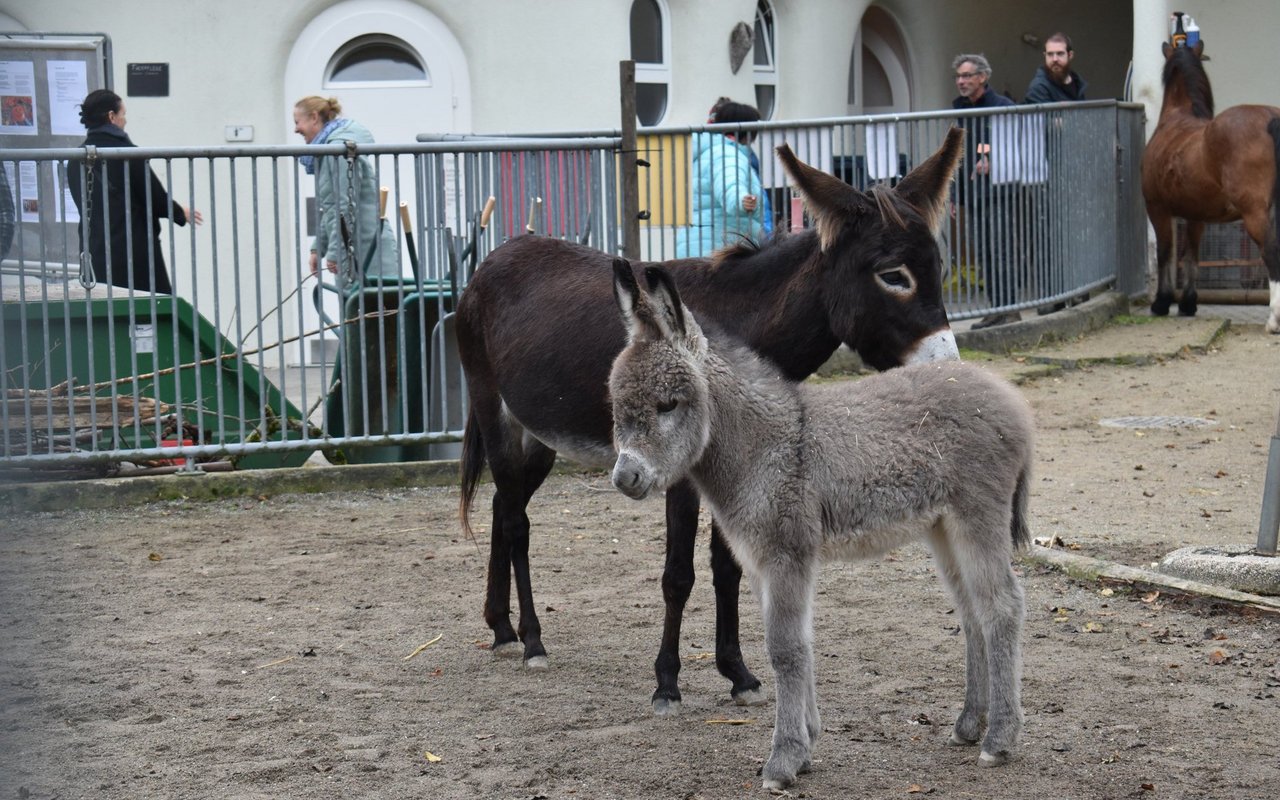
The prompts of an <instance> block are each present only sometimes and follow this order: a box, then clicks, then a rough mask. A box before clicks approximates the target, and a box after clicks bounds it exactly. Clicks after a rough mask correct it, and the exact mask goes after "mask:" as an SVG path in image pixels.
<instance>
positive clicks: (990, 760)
mask: <svg viewBox="0 0 1280 800" xmlns="http://www.w3.org/2000/svg"><path fill="white" fill-rule="evenodd" d="M1008 763H1009V754H1008V753H1007V752H999V753H988V752H987V751H986V750H983V751H982V752H981V753H980V754H979V755H978V766H980V767H1002V766H1004V765H1005V764H1008Z"/></svg>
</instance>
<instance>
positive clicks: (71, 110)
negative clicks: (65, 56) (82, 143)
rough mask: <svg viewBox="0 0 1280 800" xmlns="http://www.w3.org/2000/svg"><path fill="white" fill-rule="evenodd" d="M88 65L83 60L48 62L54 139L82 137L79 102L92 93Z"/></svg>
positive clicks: (50, 113)
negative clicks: (55, 137)
mask: <svg viewBox="0 0 1280 800" xmlns="http://www.w3.org/2000/svg"><path fill="white" fill-rule="evenodd" d="M87 67H88V65H87V64H85V62H83V61H50V62H49V127H50V128H51V129H52V130H51V132H52V133H53V135H54V136H79V135H81V134H83V133H84V126H83V125H81V124H80V103H81V102H83V101H84V98H85V96H86V95H87V94H89V80H88V77H87V75H86V69H87Z"/></svg>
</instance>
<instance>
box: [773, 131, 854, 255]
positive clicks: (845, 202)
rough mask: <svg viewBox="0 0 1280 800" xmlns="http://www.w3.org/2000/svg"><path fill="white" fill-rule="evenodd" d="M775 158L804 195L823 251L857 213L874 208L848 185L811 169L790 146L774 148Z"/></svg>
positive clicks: (784, 145)
mask: <svg viewBox="0 0 1280 800" xmlns="http://www.w3.org/2000/svg"><path fill="white" fill-rule="evenodd" d="M777 153H778V160H779V161H781V162H782V167H783V169H785V170H786V171H787V174H788V175H790V176H791V182H792V184H794V185H795V187H796V189H797V190H799V191H800V193H801V194H802V195H804V202H805V205H806V206H807V207H808V208H809V213H810V215H812V216H813V219H814V222H815V223H816V224H817V228H818V241H819V242H820V243H821V245H822V249H823V250H824V251H825V250H827V249H828V248H830V247H831V245H833V244H834V243H835V241H836V237H838V236H839V235H840V233H841V231H843V230H844V229H845V227H846V226H847V225H849V224H850V223H852V222H853V221H854V220H855V218H856V217H857V216H858V215H861V214H868V213H871V212H872V211H873V210H875V207H876V204H875V202H874V201H872V200H871V198H870V197H867V196H866V195H865V194H863V193H862V192H860V191H858V190H857V189H855V188H853V187H852V186H850V185H849V184H847V183H845V182H844V181H842V180H840V179H839V178H837V177H835V176H834V175H829V174H827V173H825V172H823V171H822V170H820V169H814V168H813V167H811V166H809V165H808V164H806V163H804V162H803V161H801V160H800V159H798V158H796V154H795V153H793V152H791V146H790V145H788V144H785V143H784V144H780V145H778V147H777Z"/></svg>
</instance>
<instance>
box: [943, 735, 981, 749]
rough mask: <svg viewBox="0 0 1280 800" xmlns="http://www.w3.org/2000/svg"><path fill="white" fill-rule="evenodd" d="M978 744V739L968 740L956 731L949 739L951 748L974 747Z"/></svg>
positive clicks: (948, 743)
mask: <svg viewBox="0 0 1280 800" xmlns="http://www.w3.org/2000/svg"><path fill="white" fill-rule="evenodd" d="M977 743H978V740H977V739H966V738H964V737H963V736H961V735H960V734H958V733H956V732H955V731H952V732H951V736H950V738H948V739H947V745H948V746H949V747H973V746H974V745H975V744H977Z"/></svg>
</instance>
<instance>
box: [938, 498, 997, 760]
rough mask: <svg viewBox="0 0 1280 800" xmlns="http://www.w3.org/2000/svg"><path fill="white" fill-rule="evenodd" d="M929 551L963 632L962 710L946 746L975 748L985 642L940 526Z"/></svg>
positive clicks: (984, 699) (984, 687)
mask: <svg viewBox="0 0 1280 800" xmlns="http://www.w3.org/2000/svg"><path fill="white" fill-rule="evenodd" d="M929 547H930V549H931V550H932V551H933V556H934V558H935V559H936V560H937V562H938V574H939V575H940V576H941V577H942V582H943V585H945V586H946V587H947V590H948V591H949V592H950V594H951V599H952V601H953V602H954V603H955V604H956V610H957V611H958V612H960V629H961V631H963V632H964V708H962V709H961V710H960V716H959V717H958V718H957V719H956V724H955V727H953V728H952V729H951V738H950V740H948V742H947V743H948V744H952V745H961V746H965V745H974V744H977V743H978V740H979V739H981V738H982V729H983V727H984V726H985V725H986V722H987V705H988V702H989V688H990V687H989V685H988V677H987V642H986V638H985V635H984V634H983V631H982V623H981V621H980V620H979V619H978V616H977V614H975V613H974V604H973V601H972V600H970V598H969V594H968V591H967V589H966V587H965V585H964V575H963V573H962V571H961V569H960V565H959V563H958V562H957V560H956V554H955V551H954V550H953V548H952V546H951V542H950V541H948V539H947V528H946V527H945V525H944V524H943V523H941V522H939V523H938V524H937V525H935V526H934V527H933V530H932V531H930V533H929Z"/></svg>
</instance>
